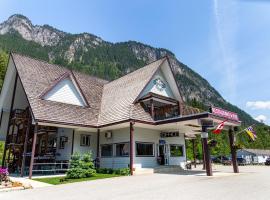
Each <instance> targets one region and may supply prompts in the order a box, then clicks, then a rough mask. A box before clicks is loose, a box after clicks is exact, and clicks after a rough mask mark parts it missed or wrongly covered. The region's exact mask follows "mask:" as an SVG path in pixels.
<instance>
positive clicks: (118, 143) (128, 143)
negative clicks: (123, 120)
mask: <svg viewBox="0 0 270 200" xmlns="http://www.w3.org/2000/svg"><path fill="white" fill-rule="evenodd" d="M120 144H128V155H122V156H121V155H117V145H120ZM114 145H115V155H114V156H115V157H129V156H130V142H119V143H115V144H114Z"/></svg>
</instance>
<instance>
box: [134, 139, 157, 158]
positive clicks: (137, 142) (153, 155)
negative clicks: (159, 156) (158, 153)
mask: <svg viewBox="0 0 270 200" xmlns="http://www.w3.org/2000/svg"><path fill="white" fill-rule="evenodd" d="M137 144H151V145H152V148H153V154H152V155H138V151H137ZM135 151H136V157H155V143H154V142H140V141H136V142H135Z"/></svg>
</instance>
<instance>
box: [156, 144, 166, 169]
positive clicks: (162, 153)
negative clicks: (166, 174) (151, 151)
mask: <svg viewBox="0 0 270 200" xmlns="http://www.w3.org/2000/svg"><path fill="white" fill-rule="evenodd" d="M158 150H159V151H158V152H159V155H158V156H159V158H160V162H159V164H160V165H164V164H165V145H164V144H162V145H159V146H158Z"/></svg>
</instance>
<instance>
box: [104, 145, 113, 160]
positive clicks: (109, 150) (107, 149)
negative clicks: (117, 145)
mask: <svg viewBox="0 0 270 200" xmlns="http://www.w3.org/2000/svg"><path fill="white" fill-rule="evenodd" d="M112 155H113V145H112V144H104V145H101V156H102V157H112Z"/></svg>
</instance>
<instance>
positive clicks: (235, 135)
mask: <svg viewBox="0 0 270 200" xmlns="http://www.w3.org/2000/svg"><path fill="white" fill-rule="evenodd" d="M253 126H255V124H252V125H251V126H249V127H253ZM247 128H248V127H247ZM247 128H245V129H244V130H242V131H239V132H238V133H236V134H235V136H237V135H238V134H240V133H243V132H245V131H246V129H247Z"/></svg>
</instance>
